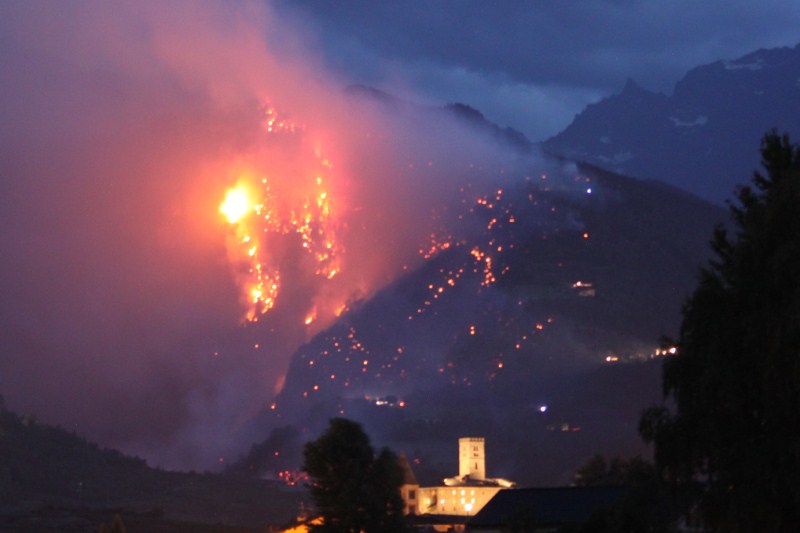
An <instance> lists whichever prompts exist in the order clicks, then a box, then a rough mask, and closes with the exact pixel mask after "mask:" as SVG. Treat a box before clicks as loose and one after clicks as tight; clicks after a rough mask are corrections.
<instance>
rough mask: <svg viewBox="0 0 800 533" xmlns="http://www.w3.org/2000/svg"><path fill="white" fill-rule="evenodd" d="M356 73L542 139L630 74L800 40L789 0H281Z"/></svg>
mask: <svg viewBox="0 0 800 533" xmlns="http://www.w3.org/2000/svg"><path fill="white" fill-rule="evenodd" d="M277 10H278V12H280V13H285V14H288V15H292V16H294V17H297V18H298V19H299V20H301V21H302V23H303V25H304V26H305V27H306V28H308V29H309V31H310V32H311V37H310V38H311V39H312V41H311V42H312V43H315V44H314V45H315V46H317V47H319V49H321V50H322V51H323V54H324V58H325V61H326V64H327V65H329V66H330V68H332V69H334V70H335V71H337V72H341V73H344V74H345V75H346V76H348V77H350V78H352V79H353V80H354V81H357V82H359V83H365V84H370V85H375V86H378V87H385V88H386V89H388V90H392V91H394V92H399V93H404V94H405V93H408V95H409V98H413V99H415V100H422V101H424V102H430V103H437V104H439V103H448V102H455V101H459V102H463V103H467V104H469V105H472V106H473V107H476V108H478V109H480V110H481V111H482V112H483V113H484V114H485V115H487V117H488V118H489V119H490V120H492V121H494V122H497V123H499V124H501V125H504V126H511V127H514V128H516V129H518V130H520V131H522V132H524V133H525V134H526V135H528V136H529V137H530V138H531V140H533V141H541V140H545V139H546V138H548V137H549V136H551V135H555V134H556V133H558V132H559V131H561V130H562V129H564V128H565V127H566V126H567V125H568V124H569V123H570V121H571V120H572V118H573V117H574V115H575V114H576V113H578V112H580V111H581V110H582V109H583V108H584V107H585V106H586V105H587V104H589V103H591V102H596V101H598V100H599V99H601V98H604V97H606V96H609V95H611V94H613V93H617V92H619V91H621V90H622V87H623V86H624V84H625V81H626V80H627V79H628V78H630V79H633V80H634V81H635V82H636V83H638V84H639V85H641V86H642V87H644V88H646V89H649V90H651V91H657V92H663V93H666V94H669V93H670V92H671V91H672V88H673V86H674V84H675V82H677V81H678V80H679V79H680V78H681V77H682V76H683V75H684V74H685V73H686V71H687V70H689V69H691V68H692V67H695V66H699V65H702V64H705V63H711V62H714V61H717V60H720V59H736V58H737V57H739V56H741V55H744V54H746V53H748V52H751V51H755V50H757V49H759V48H773V47H781V46H794V45H795V44H797V43H798V42H800V32H798V30H797V28H798V23H800V5H798V4H797V3H796V2H792V1H790V0H767V1H764V2H748V1H746V0H733V1H716V0H714V1H707V2H692V1H691V0H674V1H668V2H658V1H641V0H633V1H627V0H622V1H611V0H589V1H585V2H583V1H580V2H577V1H576V2H548V1H539V0H536V1H528V2H525V1H505V2H482V1H472V0H467V1H442V2H426V1H422V0H420V1H417V0H411V1H406V2H370V1H367V0H364V1H345V2H322V1H314V0H308V1H306V0H299V1H280V2H278V3H277Z"/></svg>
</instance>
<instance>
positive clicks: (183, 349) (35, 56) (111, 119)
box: [0, 0, 496, 468]
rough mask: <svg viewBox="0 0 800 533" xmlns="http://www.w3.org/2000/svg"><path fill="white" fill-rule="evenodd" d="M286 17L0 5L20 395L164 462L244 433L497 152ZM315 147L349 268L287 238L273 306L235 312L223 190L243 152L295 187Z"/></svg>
mask: <svg viewBox="0 0 800 533" xmlns="http://www.w3.org/2000/svg"><path fill="white" fill-rule="evenodd" d="M294 24H295V25H294V26H288V25H287V24H286V22H285V21H282V20H279V19H277V18H276V17H275V15H274V14H273V13H272V12H271V11H270V9H269V7H268V6H267V5H265V4H262V3H260V2H227V1H222V0H220V1H218V2H217V1H203V2H198V1H191V2H189V1H187V2H169V3H160V2H152V3H144V4H142V3H124V2H119V3H118V2H79V3H76V2H69V3H57V2H56V3H53V2H42V3H39V2H7V3H3V4H2V5H1V6H0V61H1V62H2V64H3V69H2V70H1V71H0V78H2V80H1V81H0V124H2V126H0V150H2V156H0V172H1V173H2V174H1V175H2V178H1V180H2V181H0V187H2V189H0V226H1V227H2V233H1V234H0V235H1V236H0V239H1V240H0V245H1V246H2V248H3V253H2V255H1V256H0V291H1V292H2V294H3V298H2V300H0V302H1V303H0V339H1V340H2V354H0V357H1V358H0V394H2V395H3V396H5V398H6V400H7V403H8V404H9V405H10V407H12V408H13V409H16V410H18V411H21V412H30V413H34V414H36V415H37V416H38V417H39V418H40V419H42V420H44V421H47V422H50V423H56V424H60V425H62V426H64V427H67V428H70V429H73V428H74V429H76V430H77V432H78V433H79V434H82V435H85V436H88V437H89V438H90V439H92V440H95V441H97V442H99V443H100V444H102V445H104V446H114V447H119V448H121V449H123V450H125V451H128V452H132V453H137V454H140V455H142V456H144V457H145V458H147V459H148V460H149V461H151V462H152V463H156V464H162V465H165V466H168V467H183V468H186V467H195V468H196V467H201V468H205V467H208V466H209V465H210V464H211V461H212V460H213V459H214V458H216V457H221V456H225V455H228V454H232V453H236V451H238V450H240V449H241V447H242V445H243V443H241V442H237V441H236V439H235V438H232V435H234V434H235V433H236V430H237V428H238V427H240V426H241V425H242V424H243V423H244V422H245V421H246V420H247V419H248V418H249V417H251V416H252V415H253V414H254V413H255V412H256V411H257V410H258V409H260V408H262V407H263V406H264V405H265V403H266V402H267V401H268V400H269V399H270V398H271V396H272V395H273V394H274V393H275V392H276V390H277V389H278V388H279V387H280V383H281V379H282V376H283V374H284V373H285V370H286V367H287V364H288V361H287V358H288V356H289V354H291V353H292V351H293V350H294V349H295V348H296V347H297V346H298V345H299V344H300V343H302V342H305V341H306V340H308V338H309V337H310V335H312V334H313V333H315V332H316V331H319V329H320V328H322V327H324V326H325V325H327V324H329V323H330V322H331V321H332V320H333V319H334V315H333V308H334V307H335V306H334V305H333V303H334V302H335V303H337V304H338V303H346V302H348V301H352V300H354V299H359V298H365V297H367V296H369V295H370V294H372V293H373V292H374V291H375V290H376V289H377V288H379V287H380V286H382V285H384V284H385V283H387V282H388V281H390V280H391V279H393V278H394V277H396V276H397V275H399V274H401V273H402V272H403V271H404V268H405V267H412V266H413V265H414V264H415V262H416V261H418V253H417V249H418V247H419V245H420V243H421V242H423V241H424V240H425V239H426V238H427V236H428V234H429V232H430V231H431V227H432V226H431V215H432V213H433V211H434V209H435V208H436V207H437V206H440V205H441V204H442V202H443V199H445V198H448V197H449V196H450V195H453V194H454V193H455V192H456V191H457V186H458V183H459V181H460V179H461V178H463V177H464V176H466V175H468V174H469V173H476V172H481V173H484V174H487V175H492V173H493V172H494V171H495V170H496V169H495V167H494V166H493V165H494V163H493V161H496V159H495V157H494V153H493V152H492V150H491V149H489V148H487V147H486V144H485V143H483V142H481V143H479V142H478V141H476V140H474V139H472V138H470V137H468V136H467V135H465V134H463V133H462V132H460V131H459V130H458V129H457V126H456V125H455V124H451V123H448V122H446V121H445V122H442V121H436V123H437V124H439V125H438V126H433V123H434V121H431V122H430V123H428V122H426V121H425V118H424V117H425V113H422V112H419V111H405V112H404V111H403V110H402V106H399V107H400V109H399V110H398V109H395V110H394V111H389V110H388V109H387V108H386V106H385V104H381V103H379V102H378V103H376V102H364V101H362V100H359V99H358V98H354V97H352V96H347V95H346V93H345V91H343V88H344V87H345V86H346V82H345V81H343V80H337V79H335V78H334V77H332V76H331V75H330V74H328V73H325V72H323V71H322V70H321V68H320V67H319V63H318V62H317V61H316V58H315V56H314V54H313V53H312V52H310V51H309V50H312V49H313V44H308V42H309V41H310V40H311V39H310V38H309V35H308V34H304V33H303V31H302V28H299V27H297V26H296V21H295V22H294ZM269 107H274V109H276V110H277V111H278V112H279V113H281V114H282V116H285V117H288V118H289V119H290V120H291V121H292V122H293V123H296V124H298V125H300V130H299V131H298V132H297V133H296V134H295V136H293V137H291V140H289V141H287V140H285V138H282V137H270V136H268V135H267V134H266V133H265V130H264V113H265V110H266V109H268V108H269ZM314 150H318V151H319V153H321V154H323V155H322V156H321V157H324V158H327V159H328V160H329V161H330V164H331V170H330V180H329V184H330V188H331V190H330V194H331V196H332V198H333V201H334V202H335V203H334V205H335V208H336V213H337V214H336V216H337V222H336V223H337V234H338V235H339V238H340V240H341V248H342V254H341V261H342V262H341V273H340V274H339V275H338V276H336V277H335V278H334V279H333V280H326V279H322V278H320V277H319V276H315V275H313V272H312V270H311V269H312V267H311V266H309V265H308V264H307V262H308V260H307V258H305V256H303V255H302V253H301V252H299V251H297V249H296V244H297V243H296V242H292V241H291V239H287V242H286V243H284V244H285V247H286V249H285V250H275V251H274V253H275V254H276V255H275V256H276V257H280V260H279V262H280V265H281V266H282V268H283V270H282V287H281V292H280V295H279V296H278V298H277V300H276V304H275V308H274V309H273V310H272V311H270V312H269V313H267V314H266V315H264V317H263V319H262V320H261V321H260V322H259V323H258V325H246V324H244V325H243V323H242V317H243V315H244V309H243V307H242V294H241V291H242V288H241V287H240V286H238V284H237V268H241V265H237V264H236V262H235V261H232V260H231V250H230V247H229V246H228V243H229V241H230V227H229V226H228V225H227V224H226V221H225V220H224V217H222V216H221V215H220V213H219V211H218V208H219V205H220V202H221V201H222V199H223V198H224V196H225V191H226V190H227V189H228V188H229V187H231V186H233V185H234V184H235V183H236V182H237V180H239V179H241V177H242V173H248V172H249V173H251V174H253V175H255V176H260V175H261V174H262V173H269V174H270V177H271V179H273V180H275V181H274V183H275V184H276V186H277V187H278V188H279V189H281V190H282V191H283V194H284V195H288V196H291V195H292V194H295V193H296V192H297V190H298V189H302V188H303V187H305V186H306V185H304V183H305V181H304V180H306V179H307V177H304V176H303V172H306V171H307V170H308V169H309V168H311V167H310V166H309V165H312V164H313V163H314V161H315V160H314V157H315V156H313V155H310V154H313V153H314ZM492 169H495V170H492ZM279 201H280V199H279ZM315 307H316V308H318V309H319V316H318V319H317V321H315V322H314V323H313V324H312V325H311V326H307V325H305V324H304V321H303V317H305V316H306V315H307V313H308V311H309V309H313V308H315Z"/></svg>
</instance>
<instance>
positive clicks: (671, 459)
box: [640, 132, 800, 532]
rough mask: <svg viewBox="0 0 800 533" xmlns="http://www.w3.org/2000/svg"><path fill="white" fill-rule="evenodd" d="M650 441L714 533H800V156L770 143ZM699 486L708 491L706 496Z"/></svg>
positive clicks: (694, 318) (706, 285) (712, 268)
mask: <svg viewBox="0 0 800 533" xmlns="http://www.w3.org/2000/svg"><path fill="white" fill-rule="evenodd" d="M761 154H762V165H763V167H764V170H765V173H764V174H761V173H758V172H756V173H755V175H754V178H753V186H752V187H743V188H741V189H740V190H739V191H738V192H737V195H736V196H737V199H738V205H733V204H732V206H731V213H732V218H733V227H734V234H733V236H729V235H728V233H727V232H726V230H725V229H723V228H722V227H720V228H718V229H717V230H716V232H715V233H714V237H713V239H712V241H711V246H712V249H713V252H714V258H713V259H712V261H711V262H710V264H709V265H708V266H707V267H706V268H705V269H704V270H703V271H702V273H701V277H700V282H699V286H698V287H697V289H696V290H695V292H694V294H693V295H692V296H691V298H690V299H689V301H688V303H687V305H686V307H685V308H684V312H683V322H682V325H681V329H680V337H679V340H678V354H677V355H676V356H674V357H672V358H670V359H668V360H667V361H666V362H665V365H664V370H663V386H664V394H665V397H666V398H667V399H669V400H674V413H673V412H671V411H670V410H669V409H668V408H667V407H654V408H651V409H650V410H648V411H647V412H646V413H645V415H644V416H643V417H642V420H641V423H640V432H641V434H642V436H643V437H644V438H645V440H647V441H650V442H653V443H654V445H655V459H656V463H657V465H658V466H659V468H660V469H661V471H662V472H663V473H664V475H666V476H667V478H668V479H669V480H670V481H671V482H672V483H673V484H674V487H675V489H676V493H677V494H679V495H684V496H686V495H688V496H690V497H692V496H694V495H695V494H696V495H697V503H699V509H700V511H701V515H702V517H703V519H704V522H705V524H706V526H707V527H708V528H709V529H710V530H713V531H728V532H743V531H760V532H771V531H800V484H798V479H800V149H798V147H797V146H792V144H791V143H790V141H789V138H788V136H786V135H784V136H779V135H777V134H776V133H775V132H772V133H769V134H767V135H766V136H765V137H764V139H763V141H762V146H761ZM698 487H702V488H701V489H700V488H698Z"/></svg>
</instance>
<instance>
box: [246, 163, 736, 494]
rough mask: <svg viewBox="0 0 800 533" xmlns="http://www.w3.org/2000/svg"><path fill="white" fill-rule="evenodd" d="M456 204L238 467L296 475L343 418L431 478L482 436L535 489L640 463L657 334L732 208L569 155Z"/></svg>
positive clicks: (341, 325) (319, 355)
mask: <svg viewBox="0 0 800 533" xmlns="http://www.w3.org/2000/svg"><path fill="white" fill-rule="evenodd" d="M461 194H463V198H462V200H461V201H460V202H455V205H457V206H458V207H452V205H453V204H451V206H450V207H449V208H448V210H447V211H446V212H443V214H442V228H441V231H440V232H438V233H437V234H435V235H433V236H432V242H431V243H430V246H426V247H424V248H423V249H422V250H421V253H422V254H423V255H424V256H425V257H427V259H426V260H425V261H424V263H423V264H422V266H421V267H419V268H418V269H416V270H414V271H413V272H410V273H409V274H408V275H406V276H405V277H403V278H402V279H400V280H398V281H397V282H395V283H394V284H392V285H391V286H389V287H387V288H386V289H384V290H383V291H381V292H380V293H378V294H377V295H375V296H374V297H373V298H372V299H370V300H369V301H366V302H363V303H361V304H360V305H359V306H356V307H354V308H353V309H351V310H350V312H348V313H347V314H345V315H343V316H342V318H341V319H340V320H339V321H338V322H337V323H336V324H334V325H333V326H332V327H331V328H330V329H328V330H326V331H324V332H322V333H320V334H319V335H318V336H317V337H315V338H314V339H313V340H312V341H311V342H310V343H308V344H307V345H306V346H303V347H302V348H301V349H300V350H298V351H297V353H296V354H295V355H294V357H293V360H292V364H291V367H290V370H289V373H288V376H287V378H286V382H285V385H284V388H283V390H282V392H281V394H280V395H279V396H278V397H277V399H276V401H275V404H273V406H272V407H271V408H270V409H267V410H266V413H265V415H264V416H263V417H262V418H261V419H260V420H259V421H258V425H259V426H260V428H261V430H262V431H264V432H265V433H266V432H267V431H268V430H269V428H280V430H279V433H278V434H276V433H273V435H272V437H271V438H270V439H268V440H267V441H265V443H264V444H263V445H262V446H260V447H255V448H254V449H253V452H252V454H251V455H250V456H249V457H248V458H246V460H245V461H244V462H243V463H242V464H240V465H239V467H243V468H246V469H248V468H249V469H250V471H252V472H254V473H262V474H264V473H267V472H269V471H270V470H272V471H273V474H274V471H276V470H278V469H290V468H291V464H292V462H294V463H295V464H299V460H300V458H299V456H298V455H295V456H292V455H291V452H289V450H291V449H295V450H297V449H299V445H300V444H301V443H302V442H303V441H306V440H310V439H311V438H314V436H315V434H316V432H318V431H320V430H321V428H322V427H323V426H324V424H325V423H326V421H327V419H328V418H329V417H332V416H345V417H349V418H353V419H356V420H358V421H361V422H362V423H363V424H364V425H365V427H366V429H367V431H368V432H369V433H370V434H371V435H372V436H373V437H374V439H375V440H376V441H377V442H378V443H380V444H387V445H389V446H390V447H392V448H394V449H395V450H397V451H402V452H405V453H406V454H407V455H408V456H409V458H410V459H411V462H412V466H413V467H414V468H415V469H416V470H417V473H418V476H419V477H421V478H422V480H423V482H427V483H433V482H438V479H440V478H441V477H444V476H449V475H453V474H455V473H457V471H456V469H457V461H456V460H457V457H456V439H457V438H458V437H463V436H484V437H486V438H487V453H488V464H489V470H490V474H491V475H495V476H502V477H508V478H512V479H516V480H517V481H519V482H520V483H522V484H526V485H552V484H562V483H565V482H568V481H569V478H570V476H571V474H572V472H574V470H575V468H576V467H577V466H578V465H580V464H581V463H582V462H583V461H584V460H585V459H587V458H588V457H590V456H592V455H593V454H594V453H597V452H606V453H610V454H619V455H633V454H637V453H643V452H645V451H646V450H645V449H644V448H643V446H642V444H641V441H640V440H639V438H638V435H637V431H636V425H637V422H638V417H639V414H640V413H641V411H642V410H643V409H644V408H646V407H647V406H648V405H650V404H651V403H653V402H655V401H657V400H658V399H659V398H660V383H659V368H660V357H661V353H660V352H659V351H658V350H659V349H660V345H659V338H660V337H661V336H662V335H665V334H666V335H674V334H675V333H676V331H677V326H678V323H679V318H680V310H681V306H682V304H683V302H684V300H685V298H686V297H687V296H688V294H689V293H690V292H691V290H692V289H693V287H694V285H695V282H696V279H697V273H698V270H699V267H700V265H701V264H702V263H703V262H704V261H705V259H706V257H707V254H708V246H707V241H708V239H709V236H710V235H711V231H712V228H713V226H714V225H715V224H717V223H719V222H721V221H723V220H724V218H725V212H724V211H723V210H722V209H719V208H717V207H714V206H713V205H711V204H708V203H706V202H704V201H702V200H699V199H697V198H696V197H693V196H691V195H689V194H686V193H683V192H681V191H679V190H677V189H673V188H670V187H668V186H664V185H660V184H657V183H652V182H642V181H637V180H634V179H630V178H626V177H623V176H619V175H615V174H612V173H609V172H605V171H602V170H600V169H598V168H596V167H591V166H585V165H584V166H576V165H575V164H573V163H570V162H568V161H560V160H552V161H542V160H536V159H534V160H532V161H528V162H527V163H525V164H523V165H522V166H520V167H517V168H516V170H515V171H514V172H511V171H510V170H509V171H508V172H507V174H506V178H505V179H504V181H503V183H502V185H496V186H492V187H484V188H481V187H479V186H478V185H476V184H468V185H466V186H465V187H463V188H462V191H461ZM287 452H288V453H287Z"/></svg>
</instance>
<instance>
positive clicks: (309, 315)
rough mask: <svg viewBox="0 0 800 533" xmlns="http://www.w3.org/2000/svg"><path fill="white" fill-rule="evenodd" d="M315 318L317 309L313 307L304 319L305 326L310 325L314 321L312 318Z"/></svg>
mask: <svg viewBox="0 0 800 533" xmlns="http://www.w3.org/2000/svg"><path fill="white" fill-rule="evenodd" d="M316 318H317V310H316V309H314V310H313V311H311V312H310V313H309V314H308V315H307V316H306V320H305V322H306V326H308V325H310V324H311V323H312V322H314V319H316Z"/></svg>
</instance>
